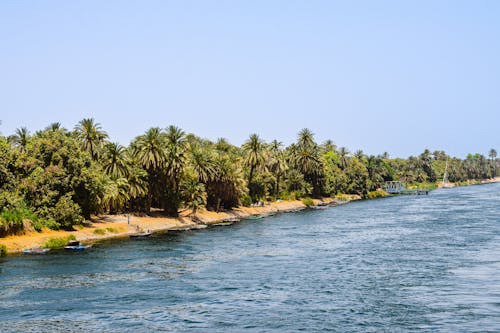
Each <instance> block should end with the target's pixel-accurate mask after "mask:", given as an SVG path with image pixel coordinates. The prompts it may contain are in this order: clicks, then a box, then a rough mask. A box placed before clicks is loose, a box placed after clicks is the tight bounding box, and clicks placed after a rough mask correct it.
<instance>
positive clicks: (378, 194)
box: [366, 189, 389, 199]
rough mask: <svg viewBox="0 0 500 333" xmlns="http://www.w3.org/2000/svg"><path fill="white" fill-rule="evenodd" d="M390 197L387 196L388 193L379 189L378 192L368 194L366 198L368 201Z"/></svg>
mask: <svg viewBox="0 0 500 333" xmlns="http://www.w3.org/2000/svg"><path fill="white" fill-rule="evenodd" d="M388 195H389V194H387V192H386V191H384V190H382V189H377V190H376V191H371V192H368V194H367V195H366V198H367V199H376V198H385V197H386V196H388Z"/></svg>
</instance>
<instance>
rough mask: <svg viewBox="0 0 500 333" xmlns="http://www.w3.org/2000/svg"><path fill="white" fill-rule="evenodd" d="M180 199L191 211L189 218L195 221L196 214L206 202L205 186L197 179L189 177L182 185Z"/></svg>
mask: <svg viewBox="0 0 500 333" xmlns="http://www.w3.org/2000/svg"><path fill="white" fill-rule="evenodd" d="M182 199H183V200H184V204H185V205H186V206H187V207H189V208H190V209H191V216H192V217H193V219H195V220H196V212H197V210H198V209H199V208H200V207H203V206H204V205H205V204H206V201H207V194H206V192H205V186H204V185H203V184H202V183H200V182H199V181H198V179H197V177H194V176H190V177H188V178H187V180H186V181H184V182H183V183H182Z"/></svg>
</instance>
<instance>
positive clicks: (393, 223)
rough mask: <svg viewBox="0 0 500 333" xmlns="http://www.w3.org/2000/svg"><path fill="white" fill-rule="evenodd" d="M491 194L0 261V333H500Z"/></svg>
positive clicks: (480, 189) (362, 206)
mask: <svg viewBox="0 0 500 333" xmlns="http://www.w3.org/2000/svg"><path fill="white" fill-rule="evenodd" d="M499 193H500V184H491V185H483V186H472V187H466V188H455V189H449V190H436V191H434V192H432V193H431V194H430V195H429V196H408V197H395V198H388V199H384V200H372V201H363V202H355V203H351V204H349V205H345V206H340V207H335V208H330V209H326V210H320V211H318V210H316V211H304V212H299V213H294V214H283V215H278V216H274V217H269V218H265V219H261V220H256V221H243V222H240V223H238V224H235V225H232V226H224V227H214V228H209V229H204V230H197V231H187V232H183V233H168V234H165V235H160V236H157V237H154V238H151V239H148V240H145V241H130V240H121V241H113V242H107V243H105V244H101V245H99V246H96V247H95V248H93V249H92V250H91V251H88V252H84V253H65V252H56V253H52V254H50V255H46V256H36V257H22V256H18V257H10V258H7V259H3V260H2V261H1V263H0V322H1V326H0V331H1V332H82V331H86V332H89V331H92V332H128V331H130V332H136V331H141V332H147V331H150V332H152V331H158V332H161V331H165V332H234V331H245V330H247V331H252V332H255V331H257V332H261V331H265V332H269V331H271V332H293V331H304V332H323V331H334V332H379V331H382V332H407V331H421V332H488V331H490V332H498V331H500V316H499V314H500V246H499V244H500V213H499V209H498V207H500V195H499Z"/></svg>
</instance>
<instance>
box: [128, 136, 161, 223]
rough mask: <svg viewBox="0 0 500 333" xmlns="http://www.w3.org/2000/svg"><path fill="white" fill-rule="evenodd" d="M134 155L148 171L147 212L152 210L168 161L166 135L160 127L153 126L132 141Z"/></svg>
mask: <svg viewBox="0 0 500 333" xmlns="http://www.w3.org/2000/svg"><path fill="white" fill-rule="evenodd" d="M132 151H133V156H134V158H135V159H136V160H137V162H138V163H139V165H140V166H141V167H143V168H144V170H146V171H147V173H148V200H147V204H146V212H147V213H149V212H150V211H151V205H152V203H153V197H154V195H155V193H156V194H157V195H158V192H159V188H160V187H161V186H160V182H161V181H162V170H163V168H164V166H165V165H166V163H167V153H166V149H165V136H164V133H163V132H162V131H161V129H160V128H159V127H152V128H150V129H149V130H147V131H146V133H145V134H143V135H141V136H139V137H137V138H136V139H135V141H134V142H133V143H132Z"/></svg>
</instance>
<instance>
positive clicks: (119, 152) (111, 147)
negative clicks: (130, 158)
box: [103, 142, 129, 177]
mask: <svg viewBox="0 0 500 333" xmlns="http://www.w3.org/2000/svg"><path fill="white" fill-rule="evenodd" d="M125 152H126V151H125V147H123V146H122V145H120V144H119V143H114V142H109V143H107V144H106V145H105V146H104V159H103V168H104V171H105V172H106V174H107V175H110V176H112V177H128V174H129V165H128V163H127V158H126V154H125Z"/></svg>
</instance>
